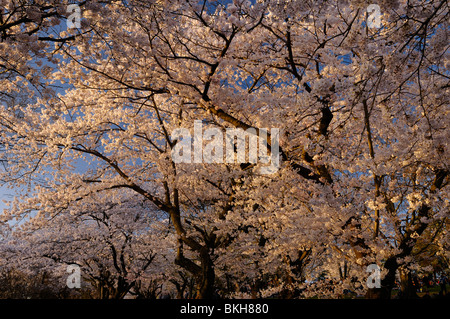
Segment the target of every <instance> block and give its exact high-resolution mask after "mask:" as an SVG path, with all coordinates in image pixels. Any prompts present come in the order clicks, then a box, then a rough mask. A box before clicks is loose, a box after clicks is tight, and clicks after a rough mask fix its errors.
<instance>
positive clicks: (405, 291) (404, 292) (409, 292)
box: [399, 269, 418, 299]
mask: <svg viewBox="0 0 450 319" xmlns="http://www.w3.org/2000/svg"><path fill="white" fill-rule="evenodd" d="M399 274H400V292H399V294H400V296H399V297H400V298H402V299H413V298H417V297H418V296H417V293H416V287H415V286H414V284H413V281H412V276H411V272H410V271H409V270H406V269H399Z"/></svg>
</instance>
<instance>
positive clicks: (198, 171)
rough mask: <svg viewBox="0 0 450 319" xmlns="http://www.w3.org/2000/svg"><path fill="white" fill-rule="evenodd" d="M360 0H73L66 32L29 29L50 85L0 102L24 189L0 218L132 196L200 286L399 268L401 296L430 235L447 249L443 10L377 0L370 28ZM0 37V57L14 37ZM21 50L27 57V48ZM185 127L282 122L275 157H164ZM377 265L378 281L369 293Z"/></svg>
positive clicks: (341, 285) (269, 285)
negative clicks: (48, 61) (160, 224)
mask: <svg viewBox="0 0 450 319" xmlns="http://www.w3.org/2000/svg"><path fill="white" fill-rule="evenodd" d="M369 4H370V3H369V2H366V1H361V0H355V1H351V0H349V1H287V2H280V1H256V2H250V1H240V0H236V1H232V2H229V3H223V2H220V1H217V2H215V1H213V2H210V1H177V0H161V1H139V0H132V1H127V2H123V1H108V2H105V3H103V2H100V1H86V2H83V3H82V5H83V10H82V11H83V20H82V22H83V23H82V25H81V27H80V28H79V29H76V30H63V31H60V32H58V33H56V34H55V35H54V36H53V37H50V36H42V37H40V38H39V37H38V38H35V39H34V38H33V39H28V40H27V41H28V42H27V43H28V44H29V45H30V46H31V47H32V48H34V47H35V46H36V43H38V44H39V43H43V44H42V47H39V48H35V50H36V51H37V52H39V53H40V54H41V55H43V56H45V57H47V58H48V57H51V58H52V59H54V60H52V63H53V64H54V65H55V66H54V67H53V66H52V67H51V69H48V70H47V71H48V72H43V70H42V71H41V72H35V73H39V74H38V78H40V79H42V80H41V81H40V82H39V83H41V85H42V87H43V88H45V89H46V90H47V91H45V92H47V93H48V94H47V95H46V94H36V93H35V92H34V91H33V97H34V100H33V101H31V102H29V103H27V104H26V105H15V106H14V107H7V106H6V105H5V104H3V107H2V108H1V110H0V125H1V126H2V132H1V145H2V146H3V148H4V149H3V152H2V160H3V161H4V162H5V163H6V164H5V165H6V169H5V170H4V172H2V180H3V181H5V182H8V183H13V184H14V185H15V186H17V185H29V186H30V187H32V189H33V191H32V192H29V193H28V194H25V195H24V196H23V197H22V198H20V199H17V200H16V201H15V202H14V203H13V204H12V206H11V208H10V209H9V210H7V211H5V212H4V213H3V218H4V220H13V219H15V220H21V219H27V218H31V219H33V218H34V217H31V216H32V215H33V214H34V213H36V212H37V213H38V215H39V216H42V218H44V219H48V220H49V225H51V223H52V220H54V218H55V216H59V215H61V216H65V215H67V214H70V211H71V210H70V209H69V210H68V207H76V206H77V205H78V203H81V202H82V201H85V200H86V201H88V202H89V201H92V200H95V199H96V198H98V197H97V196H99V194H108V193H109V192H110V191H118V192H130V191H131V192H134V193H135V194H137V195H139V196H141V197H142V200H145V203H146V204H147V205H148V208H149V209H150V210H151V211H159V212H160V213H161V214H163V215H164V216H165V218H167V219H168V220H170V224H167V231H170V232H171V233H172V235H173V236H174V237H175V242H176V248H175V250H176V251H175V253H174V255H175V257H174V262H175V264H176V265H178V267H181V268H182V269H183V271H185V272H187V273H189V274H190V275H191V276H192V278H193V279H194V281H195V284H196V296H197V297H198V298H205V297H211V296H213V295H214V293H215V292H217V290H218V289H219V287H228V288H227V289H225V288H221V289H222V292H221V293H222V295H224V296H225V295H226V296H233V294H234V295H236V296H239V294H241V295H242V294H249V295H252V296H256V297H258V296H268V295H271V294H274V293H279V294H280V295H281V296H288V297H298V296H307V295H314V294H319V295H323V294H329V295H339V294H340V293H342V291H344V289H351V290H358V291H360V292H361V293H367V296H368V297H385V298H388V297H390V293H391V290H392V288H393V286H394V283H395V276H396V273H397V272H400V274H401V276H400V277H401V280H402V282H404V283H405V284H404V285H402V287H405V288H404V290H405V291H403V293H404V295H408V294H409V292H408V291H406V290H408V289H409V288H407V287H410V286H411V285H408V281H409V280H410V277H411V276H410V275H409V274H410V273H411V271H413V270H414V269H416V268H417V267H420V265H419V261H420V260H421V258H423V257H424V256H425V255H426V252H427V245H433V247H434V248H435V249H436V254H437V255H441V256H443V257H445V258H447V260H448V254H447V255H446V247H448V235H447V230H448V220H447V219H448V211H449V210H448V208H449V206H448V204H449V203H448V178H449V177H448V175H449V167H448V163H449V161H448V159H449V150H448V146H447V143H446V141H447V140H448V138H449V136H448V127H447V126H448V123H449V118H448V117H449V112H448V104H449V103H448V102H449V101H448V89H449V73H448V63H449V62H448V61H449V52H448V41H447V40H448V36H449V34H448V20H449V19H448V16H449V8H448V4H447V2H446V1H401V0H398V1H379V7H380V9H381V10H380V14H382V15H381V16H380V17H379V18H380V26H379V27H377V26H373V24H372V23H370V22H371V21H370V18H371V16H370V13H369V12H368V10H367V7H368V6H369ZM58 5H59V3H58V2H55V3H54V6H55V7H57V6H58ZM42 10H43V9H42V8H41V12H42ZM45 10H47V11H49V10H50V11H51V10H53V9H51V8H47V9H45ZM45 10H44V12H47V11H45ZM50 11H49V12H50ZM6 12H8V13H9V12H10V11H6ZM51 12H53V11H51ZM27 14H28V13H27ZM41 14H42V13H41ZM44 16H45V14H44ZM42 17H43V16H42ZM45 17H46V16H45ZM3 19H4V18H3ZM39 21H40V20H39ZM0 23H3V24H2V25H3V27H2V28H3V29H0V31H2V30H6V31H7V32H9V29H10V28H6V27H5V22H1V21H0ZM21 23H28V21H27V20H26V19H25V21H22V22H21ZM30 23H31V22H30ZM54 23H55V25H56V24H57V22H56V21H55V22H54ZM38 27H39V28H40V30H42V32H46V30H47V29H45V26H41V25H38ZM30 28H31V26H30ZM16 32H18V31H16ZM71 32H72V33H73V35H71V34H72V33H71ZM8 34H10V33H8ZM19 38H20V37H19ZM9 39H10V40H8V41H10V42H11V43H10V44H9V43H8V44H7V45H6V46H5V45H3V46H2V48H3V50H5V51H0V52H1V54H0V56H1V57H4V56H5V55H6V54H8V52H9V51H8V50H11V49H10V48H17V49H20V39H16V37H11V36H10V37H9ZM55 39H57V40H55ZM50 44H56V47H57V49H55V50H56V51H55V50H53V49H52V46H51V45H50ZM5 48H6V49H5ZM30 50H31V49H29V48H27V49H26V50H25V49H23V52H25V53H26V52H30ZM31 51H32V50H31ZM41 52H42V53H41ZM26 54H27V56H26V58H25V61H28V62H27V63H25V64H24V65H27V64H28V65H29V64H30V63H31V62H29V61H34V60H36V59H35V57H34V56H33V55H31V53H26ZM5 69H6V68H5ZM8 72H9V71H8ZM5 74H9V73H5ZM24 78H25V79H26V76H25V77H24ZM2 81H5V83H6V85H7V87H10V88H14V85H15V84H14V83H13V82H14V81H13V80H12V79H11V78H10V77H5V78H2ZM60 83H61V84H64V87H63V88H64V89H63V90H60V91H61V92H57V91H55V90H52V91H49V90H48V89H50V88H52V86H54V85H59V84H60ZM11 90H12V91H14V89H11ZM19 110H20V112H19ZM19 113H20V114H19ZM195 120H202V123H204V128H218V129H220V130H223V131H224V130H225V129H226V128H239V129H244V130H248V129H250V130H253V132H254V133H255V134H256V135H261V129H262V128H271V127H275V128H279V129H280V130H281V132H282V134H281V137H280V146H279V152H278V153H279V154H280V160H281V167H280V169H279V170H278V171H277V172H275V173H273V174H261V173H260V170H259V168H261V166H263V165H264V164H263V163H259V162H258V163H256V164H255V163H250V162H249V163H226V162H224V163H204V162H201V163H176V162H174V161H173V158H172V156H171V155H172V150H173V149H174V147H175V145H176V143H178V142H180V141H178V140H174V139H172V137H171V133H172V132H173V131H174V130H176V129H178V128H187V129H188V130H189V129H192V127H193V124H194V121H195ZM272 142H273V141H271V139H270V138H268V143H267V151H268V152H270V149H271V148H270V146H271V143H272ZM204 143H207V142H206V141H204ZM17 159H18V160H17ZM103 201H104V203H105V205H106V203H108V197H107V196H105V197H102V202H103ZM124 215H126V213H124ZM49 227H51V226H49ZM136 227H138V225H136ZM138 229H139V227H138ZM151 231H152V230H151V229H149V232H150V234H149V236H152V234H151ZM98 236H101V234H98ZM374 263H375V264H377V265H379V266H380V267H381V268H382V272H381V275H382V280H381V287H380V288H371V289H368V287H367V285H366V278H367V276H368V274H367V273H366V268H367V266H368V265H370V264H374ZM323 274H326V276H327V277H328V279H329V280H330V281H329V282H328V283H332V286H333V290H330V289H329V287H327V282H326V281H323V280H317V278H321V277H323ZM173 280H175V279H173ZM311 283H313V284H311ZM243 286H246V287H248V289H247V288H246V290H245V289H244V290H245V291H243V289H242V287H243ZM233 287H234V288H233ZM219 290H220V289H219Z"/></svg>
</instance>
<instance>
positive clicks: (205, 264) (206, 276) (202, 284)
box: [195, 246, 216, 299]
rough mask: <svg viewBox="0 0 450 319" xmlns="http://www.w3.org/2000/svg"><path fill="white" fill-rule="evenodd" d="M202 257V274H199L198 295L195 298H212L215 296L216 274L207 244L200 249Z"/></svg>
mask: <svg viewBox="0 0 450 319" xmlns="http://www.w3.org/2000/svg"><path fill="white" fill-rule="evenodd" d="M200 259H201V267H202V270H201V275H200V276H199V283H198V288H197V295H196V297H195V298H196V299H211V298H213V296H214V281H215V279H216V274H215V271H214V265H213V262H212V260H211V256H210V255H209V249H208V247H207V246H204V247H202V249H201V250H200Z"/></svg>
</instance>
